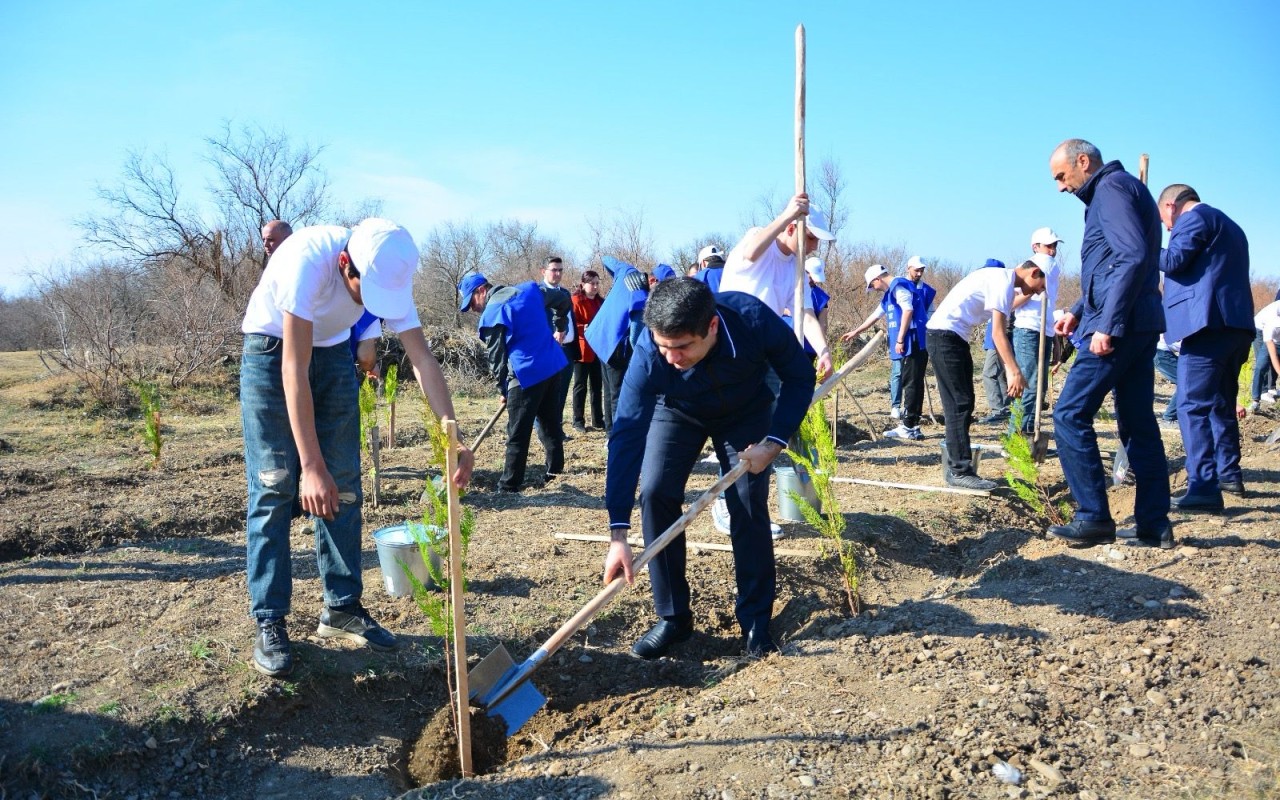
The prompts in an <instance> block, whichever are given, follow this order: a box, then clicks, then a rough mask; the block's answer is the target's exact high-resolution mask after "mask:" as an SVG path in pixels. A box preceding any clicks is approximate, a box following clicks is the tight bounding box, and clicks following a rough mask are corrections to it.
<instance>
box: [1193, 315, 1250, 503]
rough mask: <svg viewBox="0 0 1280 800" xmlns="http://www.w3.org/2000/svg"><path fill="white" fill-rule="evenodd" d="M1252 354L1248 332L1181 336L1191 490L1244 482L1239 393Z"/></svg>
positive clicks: (1209, 491) (1215, 490)
mask: <svg viewBox="0 0 1280 800" xmlns="http://www.w3.org/2000/svg"><path fill="white" fill-rule="evenodd" d="M1248 357H1249V332H1248V331H1245V330H1239V329H1231V328H1227V329H1216V330H1203V331H1200V332H1199V333H1195V334H1192V335H1191V336H1188V337H1187V338H1185V339H1183V340H1182V355H1180V356H1178V396H1179V400H1178V423H1179V425H1180V426H1181V428H1182V442H1183V446H1184V447H1185V448H1186V451H1187V492H1188V493H1190V494H1209V495H1215V494H1218V493H1219V492H1220V491H1221V490H1220V488H1219V481H1239V480H1240V423H1239V421H1238V420H1237V419H1236V392H1237V391H1238V390H1239V383H1240V367H1242V366H1244V360H1245V359H1246V358H1248Z"/></svg>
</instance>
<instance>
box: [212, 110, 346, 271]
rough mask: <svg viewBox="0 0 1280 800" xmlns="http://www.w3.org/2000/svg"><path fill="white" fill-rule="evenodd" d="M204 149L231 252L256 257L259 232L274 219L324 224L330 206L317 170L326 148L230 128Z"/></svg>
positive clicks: (245, 128)
mask: <svg viewBox="0 0 1280 800" xmlns="http://www.w3.org/2000/svg"><path fill="white" fill-rule="evenodd" d="M205 143H206V144H207V145H208V146H209V153H208V155H207V156H206V157H205V160H206V161H207V162H208V163H209V165H210V166H212V167H213V169H214V174H215V180H214V182H213V183H211V184H210V186H209V192H210V194H211V195H212V196H213V199H214V201H215V202H216V203H217V204H218V206H219V208H220V209H221V214H222V219H221V220H220V222H221V223H222V225H221V226H220V227H222V228H223V229H224V230H225V231H226V235H227V237H228V238H229V241H228V242H227V245H228V246H229V247H230V248H231V249H232V250H241V249H247V250H249V251H250V252H256V251H257V247H256V243H257V241H258V237H259V231H260V229H261V228H262V226H263V225H264V224H265V223H267V222H269V221H271V220H273V219H282V220H284V221H285V222H288V223H289V224H290V225H292V226H294V227H301V226H303V225H313V224H316V223H319V222H324V221H326V217H327V215H328V214H329V213H330V211H331V205H332V203H331V200H330V197H329V179H328V176H326V175H325V173H324V172H323V171H322V170H321V169H320V165H319V158H320V154H321V153H322V152H323V151H324V148H323V147H312V146H309V145H305V144H304V145H301V146H298V147H295V146H294V145H293V144H292V143H291V142H290V141H289V137H288V136H286V135H285V134H284V133H283V132H271V131H267V130H266V129H264V128H261V127H257V126H250V125H244V126H241V127H240V128H239V129H238V130H233V129H232V126H231V123H230V122H223V125H222V131H221V132H220V133H219V135H217V136H210V137H209V138H207V139H205Z"/></svg>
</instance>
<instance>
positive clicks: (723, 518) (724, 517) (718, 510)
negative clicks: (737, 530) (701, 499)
mask: <svg viewBox="0 0 1280 800" xmlns="http://www.w3.org/2000/svg"><path fill="white" fill-rule="evenodd" d="M711 522H712V523H713V524H715V526H716V530H718V531H720V532H721V533H723V534H724V535H725V536H728V535H729V504H728V503H726V502H725V501H724V498H723V497H717V498H716V501H715V502H714V503H712V504H711Z"/></svg>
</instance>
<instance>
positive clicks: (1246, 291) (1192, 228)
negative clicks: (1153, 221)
mask: <svg viewBox="0 0 1280 800" xmlns="http://www.w3.org/2000/svg"><path fill="white" fill-rule="evenodd" d="M1160 271H1161V272H1163V273H1164V316H1165V322H1166V324H1167V325H1168V326H1169V330H1168V332H1167V333H1166V334H1165V339H1166V340H1168V341H1171V342H1177V341H1181V340H1182V339H1185V338H1187V337H1188V336H1190V335H1192V334H1194V333H1199V332H1200V331H1202V330H1206V329H1220V328H1239V329H1241V330H1246V331H1250V330H1253V292H1252V290H1251V289H1250V288H1249V240H1248V239H1247V238H1245V235H1244V231H1243V230H1241V229H1240V226H1239V225H1237V224H1235V223H1234V222H1232V220H1231V218H1230V217H1228V216H1227V215H1226V214H1223V213H1222V212H1221V211H1219V210H1218V209H1216V208H1214V207H1212V206H1209V205H1206V204H1205V203H1200V204H1198V205H1195V206H1192V207H1191V208H1190V209H1188V210H1187V211H1185V212H1183V213H1182V214H1180V215H1179V216H1178V220H1177V221H1176V222H1174V223H1173V230H1172V231H1170V233H1169V246H1168V247H1167V248H1166V249H1164V250H1162V251H1161V252H1160Z"/></svg>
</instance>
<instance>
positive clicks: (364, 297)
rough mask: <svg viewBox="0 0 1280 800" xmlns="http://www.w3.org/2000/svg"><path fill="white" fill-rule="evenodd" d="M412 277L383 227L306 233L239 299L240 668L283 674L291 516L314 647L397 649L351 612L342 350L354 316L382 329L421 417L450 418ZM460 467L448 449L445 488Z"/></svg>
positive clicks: (349, 462)
mask: <svg viewBox="0 0 1280 800" xmlns="http://www.w3.org/2000/svg"><path fill="white" fill-rule="evenodd" d="M417 268H418V248H417V245H415V244H414V242H413V237H412V236H410V235H409V232H408V231H406V230H405V229H404V228H402V227H400V226H399V225H396V224H395V223H393V222H389V221H387V220H384V219H367V220H365V221H364V222H361V223H360V224H359V225H357V226H356V227H355V228H352V229H349V228H344V227H338V226H315V227H308V228H303V229H301V230H298V231H296V232H295V233H294V234H293V235H292V236H290V237H289V238H288V239H286V240H285V241H283V242H281V243H280V245H279V246H278V247H277V248H276V250H275V252H274V253H272V256H271V266H270V268H268V269H267V270H266V271H265V272H264V273H263V276H262V280H261V282H259V284H258V287H257V288H256V289H254V291H253V295H252V296H251V297H250V299H249V306H248V309H247V310H246V312H245V316H244V322H243V323H242V325H241V328H240V329H241V331H243V332H244V334H245V337H244V354H243V356H242V358H241V362H240V406H241V417H242V420H243V427H244V445H245V472H246V476H247V478H248V488H249V502H248V520H247V526H246V540H247V547H248V558H247V567H248V587H249V600H250V613H251V614H252V615H253V618H254V619H255V621H256V622H257V624H258V637H257V639H256V641H255V643H254V648H253V664H254V667H255V668H256V669H257V670H258V671H259V672H262V673H263V674H265V675H270V676H271V677H281V676H284V675H288V674H289V672H290V671H291V670H292V669H293V655H292V651H291V648H290V646H289V636H288V631H287V629H286V626H285V617H286V615H288V613H289V611H290V604H291V601H292V594H293V586H292V580H291V572H290V544H289V522H290V519H291V517H292V516H293V510H294V506H295V504H299V505H300V506H301V509H302V510H303V511H306V512H309V513H310V514H311V516H312V519H313V520H314V521H315V536H316V557H317V562H318V566H319V570H320V581H321V585H322V587H323V589H324V606H325V607H324V609H323V610H322V611H321V612H320V624H319V628H318V629H317V631H316V632H317V634H318V635H319V636H321V637H325V638H328V637H339V638H345V639H350V640H353V641H356V642H359V643H360V644H366V645H368V646H369V647H372V648H374V649H376V650H389V649H391V648H393V647H395V645H396V639H395V637H394V636H392V635H391V633H389V632H388V631H387V630H386V629H384V628H383V627H382V626H381V625H379V624H378V623H377V622H375V621H374V620H373V618H372V617H370V616H369V613H368V612H367V611H365V609H364V606H363V605H361V602H360V598H361V595H362V593H363V589H364V586H363V582H362V580H361V569H360V533H361V525H362V520H361V516H360V504H361V490H360V410H359V402H358V384H357V378H356V371H355V367H354V366H353V365H352V363H351V347H350V345H349V343H348V339H349V338H350V336H351V326H352V325H353V324H354V323H355V322H356V320H358V319H359V318H360V316H361V314H363V313H364V310H365V309H366V308H367V309H368V310H369V311H370V312H371V313H372V314H374V315H375V316H378V317H381V318H382V319H383V321H384V323H385V324H386V325H387V327H389V328H390V329H391V330H392V331H393V332H394V333H397V334H399V336H400V341H401V343H402V344H403V345H404V350H405V353H407V354H408V356H409V358H410V360H411V361H412V362H413V366H414V369H415V371H416V372H417V375H418V382H419V384H420V385H421V386H422V389H423V392H424V393H425V394H426V396H427V400H428V402H430V404H431V408H432V410H433V411H435V413H436V414H437V415H438V416H439V417H440V418H441V419H452V418H454V411H453V401H452V399H451V397H450V395H449V387H448V386H447V385H446V384H445V380H444V375H443V373H441V371H440V365H439V364H438V363H437V362H436V359H435V356H433V355H432V354H431V350H430V348H429V347H428V346H427V342H426V339H425V338H424V337H423V335H422V324H421V323H420V322H419V321H418V311H417V309H416V308H415V307H414V304H413V276H414V273H415V272H416V271H417ZM471 468H472V456H471V452H470V451H469V450H467V449H466V448H460V449H459V453H458V471H457V472H456V473H455V474H454V475H453V476H452V479H453V481H454V482H455V483H456V484H457V485H458V486H459V487H461V486H465V485H466V484H467V482H468V481H469V480H470V477H471Z"/></svg>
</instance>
